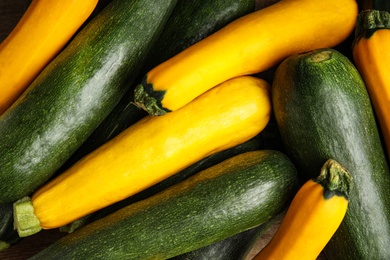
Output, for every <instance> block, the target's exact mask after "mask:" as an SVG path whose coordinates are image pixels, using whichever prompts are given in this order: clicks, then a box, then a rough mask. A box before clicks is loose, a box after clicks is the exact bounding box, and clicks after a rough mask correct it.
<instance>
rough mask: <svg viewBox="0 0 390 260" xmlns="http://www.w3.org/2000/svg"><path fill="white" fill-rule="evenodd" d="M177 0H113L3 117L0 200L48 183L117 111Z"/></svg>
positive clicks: (23, 194)
mask: <svg viewBox="0 0 390 260" xmlns="http://www.w3.org/2000/svg"><path fill="white" fill-rule="evenodd" d="M175 4H176V0H126V1H124V0H115V1H112V2H111V3H109V4H108V5H107V6H106V7H105V8H104V9H103V10H102V11H101V12H100V13H99V14H98V15H97V16H96V17H95V18H94V19H93V20H91V21H90V22H89V23H88V25H86V26H85V27H84V28H83V30H81V31H80V32H79V33H78V34H77V36H76V37H75V38H74V39H73V40H72V42H71V43H70V44H69V45H68V46H67V47H66V48H65V49H64V50H63V51H62V52H61V53H60V54H59V55H58V56H57V57H56V58H55V59H54V60H53V61H52V62H51V63H50V64H49V65H48V66H47V67H46V68H45V69H44V70H43V72H42V73H41V74H40V75H39V76H38V77H37V79H36V80H34V82H33V83H32V85H31V86H30V87H29V88H28V90H27V91H26V92H25V93H24V94H23V95H22V96H21V97H20V98H19V99H18V100H17V101H16V103H15V105H13V106H12V107H11V108H10V109H9V110H8V111H7V112H6V113H4V114H3V115H2V116H1V117H0V183H1V186H0V202H13V201H15V200H17V199H19V198H21V197H23V196H25V195H29V194H30V193H31V192H32V191H34V190H35V189H36V188H37V187H39V186H40V185H41V184H43V183H44V182H45V181H46V180H47V179H49V178H50V177H51V176H52V175H53V174H54V173H55V171H56V170H57V169H58V168H59V167H60V166H61V165H62V164H63V163H64V162H65V161H66V160H67V159H68V158H69V157H70V156H71V155H72V154H73V153H74V152H75V151H76V150H77V149H78V148H79V147H80V145H81V144H82V143H83V142H84V141H85V140H86V139H87V137H88V136H89V135H90V134H91V132H92V131H93V130H95V128H96V127H97V126H98V125H99V124H100V123H101V122H102V121H103V120H104V118H105V117H106V116H107V115H108V114H109V113H110V112H111V111H112V109H113V108H114V107H115V106H116V105H117V103H118V102H119V100H120V99H121V97H122V96H123V95H124V93H125V91H126V90H127V89H128V88H129V86H130V85H131V84H132V83H133V82H134V81H135V80H136V78H137V77H138V74H139V70H140V69H139V67H140V66H141V65H142V63H143V61H144V60H145V58H146V56H147V52H148V51H149V50H150V49H151V46H152V45H153V43H155V41H156V39H157V37H158V36H159V35H160V33H161V31H162V28H163V26H164V25H165V22H166V21H167V19H168V18H169V15H170V14H171V12H172V10H173V7H174V6H175Z"/></svg>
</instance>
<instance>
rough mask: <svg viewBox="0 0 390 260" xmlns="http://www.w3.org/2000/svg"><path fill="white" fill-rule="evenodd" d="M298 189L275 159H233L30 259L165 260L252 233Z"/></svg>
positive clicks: (283, 161)
mask: <svg viewBox="0 0 390 260" xmlns="http://www.w3.org/2000/svg"><path fill="white" fill-rule="evenodd" d="M297 189H298V180H297V176H296V170H295V166H294V165H293V164H292V163H291V161H290V160H289V159H288V158H287V157H286V156H285V155H284V154H282V153H281V152H277V151H271V150H263V151H252V152H248V153H244V154H241V155H237V156H235V157H233V158H231V159H228V160H225V161H223V162H222V163H220V164H218V165H215V166H213V167H211V168H208V169H206V170H204V171H202V172H200V173H198V174H196V175H194V176H192V177H190V178H189V179H187V180H185V181H183V182H180V183H179V184H177V185H175V186H172V187H170V188H168V189H166V190H164V191H163V192H161V193H158V194H156V195H154V196H152V197H150V198H148V199H145V200H142V201H140V202H137V203H134V204H131V205H129V206H127V207H125V208H123V209H121V210H119V211H116V212H115V213H113V214H111V215H108V216H107V217H105V218H102V219H100V220H97V221H96V222H93V223H91V224H88V225H87V226H85V227H83V228H81V229H79V230H76V231H75V232H74V233H71V234H69V235H67V236H65V237H64V238H63V239H61V240H59V241H58V242H56V243H54V244H53V245H51V246H49V247H48V248H46V249H44V250H43V251H41V252H40V253H38V254H37V255H36V256H34V257H33V258H31V259H47V260H50V259H68V260H70V259H127V260H131V259H142V260H147V259H168V258H170V257H174V256H176V255H179V254H183V253H185V252H189V251H192V250H195V249H197V248H200V247H203V246H206V245H209V244H211V243H214V242H216V241H219V240H222V239H225V238H227V237H229V236H232V235H234V234H237V233H239V232H242V231H244V230H247V229H249V228H252V227H255V226H257V225H260V224H262V223H265V222H266V221H268V220H270V219H271V218H273V217H274V216H276V215H277V214H278V213H280V212H281V211H282V210H284V209H286V207H287V206H288V203H289V202H290V201H291V199H292V197H293V196H294V194H295V193H296V191H297Z"/></svg>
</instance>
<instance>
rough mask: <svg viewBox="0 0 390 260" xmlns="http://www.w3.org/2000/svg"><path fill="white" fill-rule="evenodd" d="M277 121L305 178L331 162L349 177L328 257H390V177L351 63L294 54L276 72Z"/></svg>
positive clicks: (338, 57)
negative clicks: (347, 192)
mask: <svg viewBox="0 0 390 260" xmlns="http://www.w3.org/2000/svg"><path fill="white" fill-rule="evenodd" d="M272 97H273V99H272V102H273V109H274V114H275V118H276V121H277V124H278V127H279V130H280V134H281V137H282V140H283V143H284V145H285V148H286V153H287V154H288V155H290V158H291V159H292V160H293V162H294V163H295V165H296V166H297V169H298V173H299V175H300V177H301V178H302V179H308V178H310V177H314V176H310V173H313V172H316V171H315V169H318V168H320V167H321V165H322V164H323V163H324V162H325V161H326V159H327V158H334V159H335V160H337V161H338V162H340V163H341V164H342V165H344V166H345V167H346V168H348V169H349V171H350V172H351V174H352V175H353V177H354V187H355V189H353V191H352V192H351V195H350V201H349V207H348V211H347V214H346V216H345V218H344V220H343V223H342V224H341V226H340V227H339V229H338V231H337V232H336V234H335V235H334V236H333V238H332V239H331V241H330V242H329V243H328V245H327V247H326V249H325V253H326V255H327V257H328V259H359V260H364V259H390V250H389V246H390V171H389V167H388V162H387V159H386V156H385V151H384V149H383V144H382V143H381V139H380V133H379V130H378V126H377V123H376V121H375V116H374V112H373V109H372V106H371V103H370V99H369V96H368V93H367V90H366V88H365V85H364V83H363V81H362V78H361V76H360V75H359V73H358V72H357V70H356V68H355V67H354V65H353V64H352V63H351V62H350V60H349V59H347V58H346V57H345V56H344V55H343V54H341V53H340V52H337V51H335V50H332V49H321V50H315V51H312V52H308V53H303V54H297V55H293V56H291V57H289V58H287V59H286V60H284V61H283V62H282V63H281V64H280V66H279V67H278V69H277V71H276V73H275V77H274V81H273V85H272Z"/></svg>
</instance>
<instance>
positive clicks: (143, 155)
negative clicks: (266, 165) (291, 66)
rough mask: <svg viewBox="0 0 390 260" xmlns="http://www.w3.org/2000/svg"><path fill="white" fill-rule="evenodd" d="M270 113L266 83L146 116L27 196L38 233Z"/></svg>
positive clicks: (138, 186) (241, 82) (125, 192)
mask: <svg viewBox="0 0 390 260" xmlns="http://www.w3.org/2000/svg"><path fill="white" fill-rule="evenodd" d="M270 115H271V101H270V86H269V84H268V83H267V82H265V81H264V80H261V79H258V78H254V77H250V76H244V77H238V78H235V79H232V80H229V81H227V82H224V83H223V84H221V85H219V86H216V87H215V88H213V89H211V90H210V91H208V92H206V93H205V94H203V95H201V96H199V97H198V98H197V99H195V100H194V101H193V102H191V103H189V104H188V105H186V106H184V107H183V108H181V109H179V110H177V111H175V112H172V113H168V114H166V115H163V116H158V117H157V116H147V117H146V118H144V119H142V120H141V121H139V122H137V123H136V124H134V125H132V126H131V127H129V128H128V129H126V130H125V131H124V132H122V133H121V134H120V135H118V136H117V137H116V138H114V139H112V140H111V141H110V142H108V143H106V144H105V145H103V146H101V147H100V148H99V149H97V150H95V151H94V152H92V153H91V154H89V155H87V156H86V157H84V158H83V159H81V160H80V161H79V162H77V163H76V164H75V165H74V166H73V167H71V168H70V169H69V170H67V171H66V172H64V173H63V174H61V175H60V176H59V177H58V178H56V179H54V180H53V181H51V182H50V183H48V184H47V185H45V186H43V187H42V188H41V189H40V190H38V191H37V192H36V193H35V194H34V195H33V197H32V203H33V205H34V212H35V214H36V216H37V217H38V219H39V220H40V222H41V227H42V228H44V229H49V228H56V227H60V226H63V225H66V224H68V223H70V222H72V221H74V220H76V219H78V218H80V217H82V216H84V215H87V214H88V213H91V212H93V211H96V210H98V209H101V208H103V207H105V206H108V205H110V204H112V203H114V202H117V201H119V200H122V199H124V198H126V197H129V196H131V195H133V194H135V193H137V192H139V191H142V190H144V189H146V188H148V187H150V186H152V185H153V184H155V183H157V182H159V181H162V180H164V179H165V178H167V177H169V176H171V175H173V174H174V173H176V172H178V171H180V170H182V169H184V168H186V167H188V166H190V165H191V164H193V163H195V162H197V161H199V160H200V159H202V158H204V157H206V156H208V155H211V154H213V153H216V152H218V151H221V150H225V149H228V148H231V147H233V146H236V145H238V144H240V143H243V142H245V141H247V140H249V139H250V138H252V137H254V136H255V135H257V134H259V133H260V132H261V131H262V130H263V129H264V127H265V126H266V125H267V123H268V121H269V118H270Z"/></svg>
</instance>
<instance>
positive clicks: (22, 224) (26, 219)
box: [14, 197, 42, 237]
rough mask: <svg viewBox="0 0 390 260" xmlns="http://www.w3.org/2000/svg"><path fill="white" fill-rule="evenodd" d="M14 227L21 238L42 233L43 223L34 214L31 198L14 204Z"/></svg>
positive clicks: (25, 198)
mask: <svg viewBox="0 0 390 260" xmlns="http://www.w3.org/2000/svg"><path fill="white" fill-rule="evenodd" d="M14 225H15V229H16V230H17V232H18V234H19V236H20V237H27V236H30V235H33V234H35V233H38V232H39V231H41V229H42V228H41V223H40V221H39V219H38V218H37V216H36V215H35V214H34V206H33V204H32V202H31V198H30V197H24V198H22V199H20V200H18V201H16V202H15V203H14Z"/></svg>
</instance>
